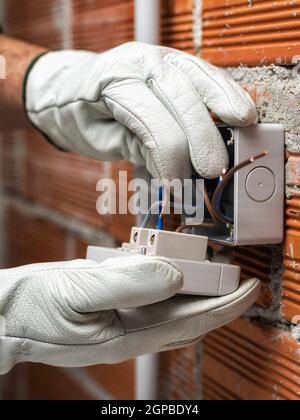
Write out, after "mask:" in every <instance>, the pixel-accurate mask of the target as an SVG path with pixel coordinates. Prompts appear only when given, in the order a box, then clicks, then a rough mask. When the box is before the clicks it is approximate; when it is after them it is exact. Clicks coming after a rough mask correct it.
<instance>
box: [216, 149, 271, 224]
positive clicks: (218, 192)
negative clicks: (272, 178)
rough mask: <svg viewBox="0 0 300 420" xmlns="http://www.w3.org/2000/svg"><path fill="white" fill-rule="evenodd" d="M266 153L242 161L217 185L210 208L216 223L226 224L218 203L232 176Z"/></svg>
mask: <svg viewBox="0 0 300 420" xmlns="http://www.w3.org/2000/svg"><path fill="white" fill-rule="evenodd" d="M268 153H269V152H268V151H267V150H265V151H264V152H262V153H260V154H259V155H257V156H253V157H251V158H249V159H246V160H244V161H243V162H241V163H240V164H238V165H236V166H234V167H233V168H231V169H230V170H229V171H228V172H227V173H226V174H225V175H224V177H223V180H222V182H221V183H220V184H219V185H218V187H217V189H216V191H215V192H214V195H213V198H212V202H211V203H212V208H213V213H214V217H215V218H216V220H217V222H219V223H221V224H227V223H228V220H227V219H226V217H224V215H222V213H221V211H220V208H219V205H218V202H219V199H220V202H221V198H222V194H223V193H224V190H225V188H226V186H227V185H228V183H229V182H230V181H231V179H232V178H233V176H234V174H235V173H236V172H238V171H240V170H241V169H243V168H245V167H246V166H248V165H251V164H252V163H254V162H255V161H256V160H258V159H261V158H263V157H265V156H267V155H268Z"/></svg>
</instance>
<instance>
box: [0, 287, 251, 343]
mask: <svg viewBox="0 0 300 420" xmlns="http://www.w3.org/2000/svg"><path fill="white" fill-rule="evenodd" d="M256 286H257V283H255V284H253V286H252V287H251V288H249V289H248V290H247V293H244V294H243V296H240V297H239V298H238V299H235V300H233V301H231V302H229V303H227V304H226V305H219V306H216V307H214V308H213V309H209V310H207V311H204V312H201V315H207V314H209V313H211V312H213V311H217V310H219V309H221V308H222V309H226V308H227V307H228V306H231V305H232V304H233V303H238V302H239V301H240V300H244V299H245V297H247V296H248V295H249V294H251V293H252V291H253V290H254V289H255V288H256ZM179 298H180V297H179V296H178V297H175V298H174V300H179ZM212 299H214V298H212ZM116 312H117V314H118V316H117V318H118V319H119V317H121V318H122V316H121V315H119V312H118V311H116ZM198 316H199V313H193V314H192V315H188V316H185V317H181V318H178V319H176V320H169V321H167V322H165V323H161V324H156V325H152V326H150V327H147V328H136V329H133V330H130V331H128V330H127V329H126V327H125V326H124V323H123V321H121V320H120V319H119V320H120V324H121V326H122V328H123V331H124V334H120V335H118V336H117V337H114V338H111V339H108V340H105V341H101V342H99V343H91V344H68V343H67V344H64V343H50V342H45V341H39V340H36V339H31V338H26V337H13V336H9V335H7V336H0V339H6V338H10V339H16V340H29V341H33V342H36V343H44V344H49V345H57V346H74V345H75V346H86V345H87V346H93V345H99V344H106V343H108V342H110V341H113V340H116V339H118V338H121V337H124V336H126V335H127V334H134V333H136V332H139V331H148V330H151V329H154V328H157V327H158V326H163V325H168V324H171V323H173V322H176V321H184V320H187V319H190V318H194V317H198Z"/></svg>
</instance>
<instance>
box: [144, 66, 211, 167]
mask: <svg viewBox="0 0 300 420" xmlns="http://www.w3.org/2000/svg"><path fill="white" fill-rule="evenodd" d="M169 64H170V65H171V66H172V67H173V68H174V69H176V70H177V71H178V68H177V67H175V66H174V65H173V64H171V63H169ZM181 73H182V72H181ZM182 75H183V76H184V77H185V78H186V80H187V81H189V83H190V84H191V82H190V80H189V79H188V78H187V77H186V76H185V74H184V73H182ZM151 80H152V82H153V83H154V84H155V86H156V88H157V89H158V90H159V91H160V93H161V94H162V96H163V97H164V98H165V100H166V101H167V103H168V105H169V106H170V108H171V109H172V110H173V112H174V114H175V116H176V121H177V122H178V124H179V126H180V128H181V130H182V131H183V134H184V135H185V137H186V139H187V140H188V143H189V150H190V154H191V157H192V159H193V160H194V162H196V164H197V166H199V167H200V166H202V168H203V169H202V170H203V171H204V170H205V171H207V170H208V166H209V165H208V163H207V162H205V165H204V162H203V161H201V162H200V161H199V158H198V156H195V153H194V150H193V148H192V147H191V146H190V144H191V139H190V136H189V135H188V134H187V133H186V132H185V130H184V126H183V123H182V121H181V119H180V116H179V115H178V113H177V111H176V108H175V107H174V106H173V104H172V103H171V102H170V101H169V99H168V98H167V97H166V95H165V94H164V92H163V91H162V89H161V88H160V86H159V85H158V84H157V82H156V80H155V79H153V78H152V79H151ZM191 87H192V88H193V90H194V91H195V92H196V93H197V95H198V96H199V92H198V91H197V89H195V88H194V86H191ZM199 102H200V103H203V102H202V101H201V98H200V96H199ZM193 106H195V104H194V105H193ZM191 108H192V107H190V109H191ZM190 109H189V110H190ZM169 113H170V114H171V116H172V117H173V118H174V115H172V113H171V112H170V111H169ZM209 147H210V148H211V145H210V143H209ZM210 153H211V150H209V154H210Z"/></svg>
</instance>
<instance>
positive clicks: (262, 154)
mask: <svg viewBox="0 0 300 420" xmlns="http://www.w3.org/2000/svg"><path fill="white" fill-rule="evenodd" d="M268 154H269V151H268V150H265V151H264V152H262V153H260V154H259V155H257V156H253V157H252V158H251V159H250V161H251V162H252V163H253V162H255V161H256V160H258V159H261V158H263V157H265V156H268Z"/></svg>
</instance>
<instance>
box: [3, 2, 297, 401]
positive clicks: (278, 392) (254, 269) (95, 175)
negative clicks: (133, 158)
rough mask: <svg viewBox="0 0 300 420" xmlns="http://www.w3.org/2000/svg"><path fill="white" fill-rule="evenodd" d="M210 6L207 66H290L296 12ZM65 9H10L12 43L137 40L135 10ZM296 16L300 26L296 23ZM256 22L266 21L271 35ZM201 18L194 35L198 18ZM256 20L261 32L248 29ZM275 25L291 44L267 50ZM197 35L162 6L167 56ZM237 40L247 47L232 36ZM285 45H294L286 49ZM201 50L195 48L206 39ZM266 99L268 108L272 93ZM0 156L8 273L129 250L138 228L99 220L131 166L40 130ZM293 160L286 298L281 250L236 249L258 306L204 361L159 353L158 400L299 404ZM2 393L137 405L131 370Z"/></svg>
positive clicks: (184, 11)
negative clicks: (97, 157) (70, 146)
mask: <svg viewBox="0 0 300 420" xmlns="http://www.w3.org/2000/svg"><path fill="white" fill-rule="evenodd" d="M203 3H204V14H203V22H202V23H203V25H202V27H203V48H202V54H203V56H204V57H205V58H207V59H209V60H211V61H212V62H214V63H216V64H220V65H224V66H226V65H234V66H237V65H238V64H239V63H240V61H242V62H243V63H245V64H249V65H254V64H256V65H261V64H262V63H266V62H268V63H270V62H272V63H276V62H278V60H279V58H280V59H282V57H284V58H285V61H286V62H290V60H291V57H292V54H293V55H295V54H296V53H297V52H298V53H299V51H298V45H299V43H298V40H299V38H297V36H298V35H297V34H295V33H294V31H293V25H295V26H297V24H298V17H297V16H298V12H299V10H298V9H299V7H300V2H298V1H293V2H288V1H284V0H280V1H277V2H271V1H269V0H266V1H255V0H254V1H253V4H252V7H248V4H247V1H242V0H226V2H225V0H215V1H211V0H207V1H206V0H205V1H204V2H203ZM63 4H64V5H65V6H63ZM66 4H67V2H62V1H61V0H51V1H50V0H47V1H45V0H40V1H39V2H33V1H30V0H9V1H8V5H9V7H8V8H7V12H6V19H5V29H6V31H7V33H9V34H11V35H13V36H17V37H20V38H22V39H26V40H29V41H32V42H37V43H40V44H43V45H46V46H49V47H51V48H60V47H76V48H89V49H93V50H97V51H103V50H106V49H108V48H111V47H114V46H115V45H118V44H120V43H122V42H126V41H129V40H131V39H133V1H132V0H90V1H85V0H73V1H72V0H71V1H70V5H71V7H70V8H69V9H68V8H67V7H66ZM195 4H196V5H197V4H198V5H199V4H200V1H199V0H196V1H195ZM225 4H226V7H225ZM195 10H197V9H195ZM226 13H229V15H226V16H225V14H226ZM293 13H296V15H295V16H294V17H295V19H290V17H291V16H292V14H293ZM261 16H265V17H266V18H267V20H268V25H267V26H265V25H264V24H263V22H262V21H261ZM194 18H195V19H196V20H198V22H197V24H198V25H199V22H200V15H199V16H195V17H194ZM252 18H254V19H256V18H257V22H256V24H255V26H251V27H250V26H249V25H250V21H252V20H251V19H252ZM278 25H279V26H280V28H282V31H283V32H282V33H283V34H284V37H282V40H281V39H279V38H280V37H278V36H276V37H275V38H274V42H273V43H270V42H269V41H268V39H269V38H268V37H269V36H270V34H271V36H273V32H274V28H276V27H277V26H278ZM193 29H194V20H193V0H162V42H163V43H164V44H165V45H168V46H172V47H176V48H180V49H182V50H185V51H187V52H190V53H195V51H196V50H197V52H198V48H195V46H194V36H195V35H194V34H193ZM198 29H199V28H198ZM280 30H281V29H280ZM240 33H241V34H242V36H241V37H240V36H238V37H237V36H236V34H240ZM257 34H259V37H257ZM198 36H199V35H198ZM253 36H254V38H253ZM288 37H292V38H293V37H294V38H293V40H292V41H291V42H290V41H289V42H290V44H289V45H290V47H288V48H287V42H288V41H287V40H288V39H289V38H288ZM292 38H290V39H292ZM272 39H273V38H272ZM196 43H197V46H198V45H200V38H199V39H198V40H196ZM283 61H284V60H283ZM253 92H254V93H255V91H254V90H253V91H252V93H253ZM254 97H255V99H256V100H257V101H258V100H259V98H257V97H256V95H255V94H254ZM265 99H266V100H272V98H271V96H270V95H269V96H268V92H265ZM0 150H1V151H2V152H1V156H0V159H1V168H2V170H1V171H2V173H1V178H2V181H3V186H4V189H5V195H6V197H8V196H9V199H7V198H6V202H7V204H6V208H7V223H6V226H7V241H8V252H7V254H8V255H7V257H8V258H7V265H9V266H15V265H19V264H23V263H30V262H36V261H53V260H56V259H59V260H61V259H70V258H76V257H82V256H84V253H85V248H86V244H87V243H90V242H91V241H94V240H95V241H96V242H97V243H99V242H100V243H101V242H102V243H106V241H110V240H117V241H122V240H126V239H127V237H128V231H129V227H130V226H131V225H132V224H133V223H134V221H133V219H132V218H130V217H129V218H128V217H122V218H120V217H105V218H104V217H100V216H99V215H97V213H96V210H95V200H96V197H97V194H96V191H95V185H96V182H97V181H98V179H100V178H101V177H102V176H111V175H113V176H114V177H116V176H117V172H118V170H119V169H124V168H127V169H128V170H129V171H131V167H130V165H128V164H124V163H118V164H103V163H100V162H96V161H93V160H90V159H87V158H83V157H81V156H78V155H70V154H62V153H59V152H57V151H56V150H54V149H53V148H52V147H51V146H49V145H48V144H47V143H45V141H44V140H43V139H42V138H40V136H39V135H38V134H36V133H35V132H33V131H28V132H16V133H11V134H10V135H5V137H4V136H3V135H2V137H1V147H0ZM298 158H299V157H298V154H291V155H290V158H289V163H288V165H289V167H290V169H291V170H290V171H289V173H290V174H291V176H290V178H291V179H290V180H289V185H290V188H291V190H292V191H293V194H292V196H291V197H290V198H289V200H288V201H287V219H286V226H287V229H286V231H287V237H286V243H285V247H284V268H285V271H284V275H283V290H282V299H281V289H280V286H281V278H282V275H281V270H282V261H281V255H282V253H281V250H280V248H279V247H267V246H263V247H242V248H239V249H237V250H235V251H234V253H233V261H234V262H235V263H236V264H239V265H241V266H242V268H243V278H247V277H253V276H256V277H259V278H260V279H261V280H262V282H263V292H262V295H261V297H260V299H259V302H258V304H259V306H258V308H256V309H255V311H252V312H251V313H249V314H248V318H249V319H248V320H239V321H237V322H235V323H234V324H232V325H230V326H228V327H226V328H224V329H222V330H221V331H218V332H216V333H213V334H211V335H209V336H208V338H207V339H206V340H205V342H204V354H203V353H202V346H201V345H197V346H192V347H190V348H188V349H185V350H179V351H176V352H170V353H165V354H163V355H162V356H161V381H160V393H161V396H162V397H163V398H170V399H188V398H195V399H197V398H200V397H201V394H202V392H203V395H204V397H205V399H212V400H216V399H224V400H229V399H234V400H237V399H242V400H246V399H279V398H280V399H290V400H293V399H294V400H296V399H299V393H300V383H299V366H300V353H299V345H298V343H297V342H296V340H295V339H293V338H292V334H291V332H290V324H289V322H290V321H291V320H292V319H293V318H294V317H295V315H297V314H300V300H299V258H300V257H299V255H298V254H299V252H300V251H299V239H298V238H299V226H298V222H299V220H298V219H299V217H298V216H299V214H298V208H299V203H298V201H299V197H298V195H299V194H298V192H297V191H298V188H299V185H300V178H299V173H300V172H299V171H298ZM81 226H82V229H81V228H80V227H81ZM86 232H88V234H86ZM93 234H94V236H93ZM103 234H106V235H108V236H105V235H103ZM16 250H17V252H16ZM265 317H266V318H268V322H267V321H266V318H265ZM270 320H271V321H272V322H271V321H270ZM274 321H275V322H274ZM78 375H79V376H78ZM78 378H79V379H78ZM80 378H81V379H80ZM57 384H59V385H57ZM92 390H94V391H92ZM95 390H96V394H95ZM4 391H5V392H4V395H5V397H7V398H11V399H18V398H22V397H23V398H32V399H47V398H52V399H62V398H66V399H72V398H73V399H80V398H81V399H90V398H97V397H99V398H100V397H101V396H102V397H105V395H106V394H105V393H108V394H110V395H112V396H114V397H116V398H133V396H134V362H133V361H129V362H128V363H125V364H123V365H121V366H116V367H111V366H99V367H93V368H91V369H84V370H80V371H72V370H65V369H55V368H49V367H40V366H25V367H18V368H17V369H15V370H14V372H13V373H12V374H11V375H8V376H7V378H6V381H5V386H4Z"/></svg>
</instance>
